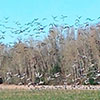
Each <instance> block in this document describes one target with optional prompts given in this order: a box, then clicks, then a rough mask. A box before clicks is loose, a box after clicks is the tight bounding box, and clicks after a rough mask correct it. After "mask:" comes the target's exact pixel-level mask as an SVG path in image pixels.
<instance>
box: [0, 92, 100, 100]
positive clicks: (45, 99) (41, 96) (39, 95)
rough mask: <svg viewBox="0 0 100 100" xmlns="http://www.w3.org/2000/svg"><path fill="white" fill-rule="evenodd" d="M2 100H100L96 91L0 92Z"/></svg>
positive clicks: (99, 93) (99, 95)
mask: <svg viewBox="0 0 100 100" xmlns="http://www.w3.org/2000/svg"><path fill="white" fill-rule="evenodd" d="M0 100H100V91H96V90H94V91H93V90H87V91H86V90H41V91H38V90H37V91H29V90H27V91H26V90H0Z"/></svg>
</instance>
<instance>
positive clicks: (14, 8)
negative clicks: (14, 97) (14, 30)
mask: <svg viewBox="0 0 100 100" xmlns="http://www.w3.org/2000/svg"><path fill="white" fill-rule="evenodd" d="M61 15H66V16H68V20H66V21H67V23H69V24H72V23H74V21H75V18H76V17H77V16H82V21H84V19H85V18H87V17H89V18H92V19H97V18H98V17H99V16H100V0H0V20H2V19H3V17H9V18H10V20H13V21H20V22H22V23H24V22H27V21H30V20H32V19H34V18H39V19H41V18H44V17H46V18H48V20H47V23H49V22H50V21H52V19H51V16H61ZM6 41H7V39H6Z"/></svg>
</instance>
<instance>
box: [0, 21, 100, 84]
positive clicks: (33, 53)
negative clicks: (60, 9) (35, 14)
mask: <svg viewBox="0 0 100 100" xmlns="http://www.w3.org/2000/svg"><path fill="white" fill-rule="evenodd" d="M0 76H1V77H2V78H3V81H4V83H5V84H19V85H21V84H38V85H39V84H49V85H51V84H53V85H56V84H77V85H78V84H100V80H99V77H100V23H97V24H95V25H86V26H83V27H78V28H77V29H76V28H75V27H74V26H55V25H52V27H51V28H50V29H49V33H48V36H47V37H45V39H43V40H38V41H36V40H34V39H32V38H31V39H29V40H27V41H26V42H23V41H21V40H19V41H18V42H16V43H15V44H14V45H13V46H12V47H7V46H6V45H4V44H3V43H1V44H0Z"/></svg>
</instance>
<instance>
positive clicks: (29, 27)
mask: <svg viewBox="0 0 100 100" xmlns="http://www.w3.org/2000/svg"><path fill="white" fill-rule="evenodd" d="M51 17H52V19H53V22H52V23H48V25H47V24H46V22H48V19H47V18H42V19H41V20H40V19H39V18H34V19H33V20H32V21H30V22H27V23H25V24H23V25H22V24H21V23H20V22H19V21H14V22H13V23H12V25H11V26H9V25H10V24H11V23H10V22H9V21H10V18H9V17H4V19H3V20H1V21H0V40H4V39H6V35H9V36H10V38H14V37H20V38H24V37H29V36H31V37H35V38H38V37H40V36H42V35H44V36H45V34H47V31H48V29H49V28H50V27H52V26H55V27H58V26H60V25H61V24H62V23H64V25H65V26H63V27H64V28H68V27H71V26H69V25H68V24H67V23H66V22H67V19H68V16H64V15H61V16H60V18H59V17H58V16H51ZM81 18H82V16H77V18H76V20H75V24H74V26H76V27H78V26H79V25H80V20H81ZM97 19H98V20H99V19H100V17H98V18H97ZM60 20H61V21H62V23H60V25H58V24H56V23H59V21H60ZM89 21H90V22H93V21H95V20H94V19H91V18H86V22H85V23H84V24H86V25H88V22H89ZM72 26H73V25H72ZM42 33H44V34H42Z"/></svg>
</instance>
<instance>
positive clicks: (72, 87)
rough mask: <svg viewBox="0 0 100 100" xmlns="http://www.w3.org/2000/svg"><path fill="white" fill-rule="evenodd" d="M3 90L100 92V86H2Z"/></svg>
mask: <svg viewBox="0 0 100 100" xmlns="http://www.w3.org/2000/svg"><path fill="white" fill-rule="evenodd" d="M3 89H21V90H22V89H23V90H30V89H31V90H32V89H33V90H35V89H37V90H42V89H66V90H75V89H77V90H100V85H98V86H90V85H89V86H84V85H78V86H73V85H60V86H48V85H42V86H32V85H31V86H29V87H28V86H27V85H21V86H18V85H4V84H1V85H0V90H3Z"/></svg>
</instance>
